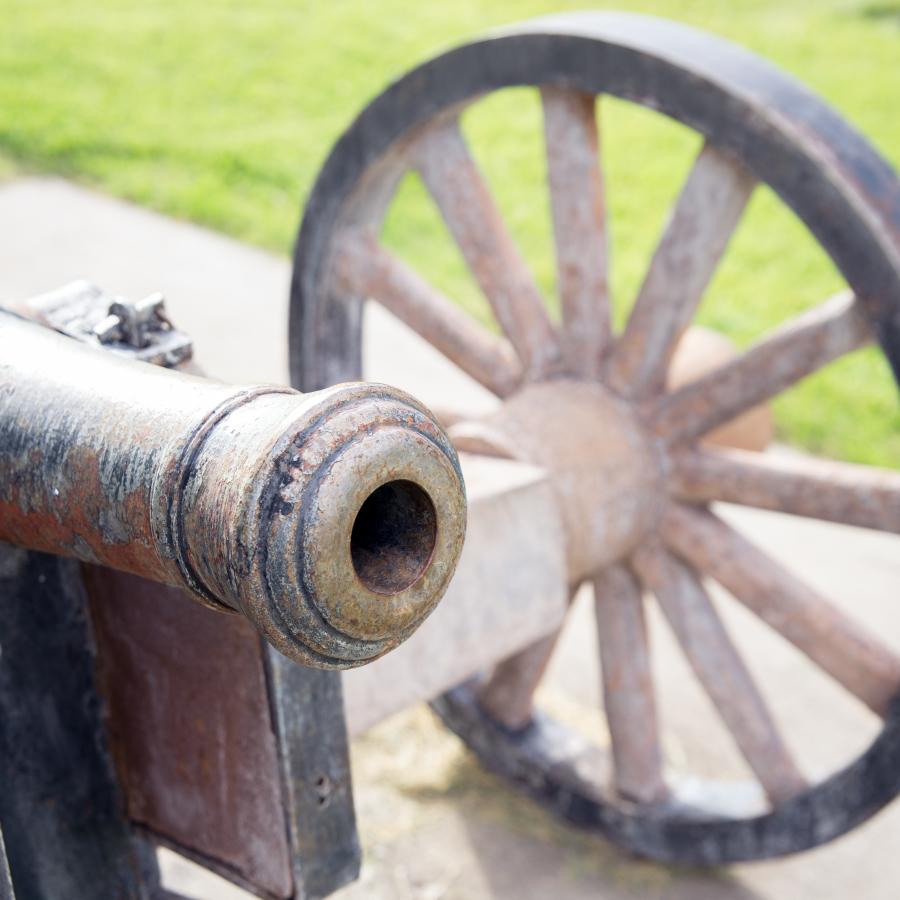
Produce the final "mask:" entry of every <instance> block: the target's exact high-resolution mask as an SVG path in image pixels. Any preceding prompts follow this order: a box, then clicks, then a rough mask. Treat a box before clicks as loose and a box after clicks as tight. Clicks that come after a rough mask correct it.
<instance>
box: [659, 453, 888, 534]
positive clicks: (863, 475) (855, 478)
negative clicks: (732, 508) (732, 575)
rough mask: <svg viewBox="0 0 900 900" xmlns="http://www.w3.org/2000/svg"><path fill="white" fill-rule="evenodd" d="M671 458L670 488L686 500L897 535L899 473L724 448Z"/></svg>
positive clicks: (823, 460) (828, 460)
mask: <svg viewBox="0 0 900 900" xmlns="http://www.w3.org/2000/svg"><path fill="white" fill-rule="evenodd" d="M673 463H674V465H673V467H672V471H671V474H670V476H669V486H670V489H671V490H672V491H673V492H674V493H675V494H677V495H678V496H680V497H684V498H686V499H688V500H693V501H695V502H697V501H711V500H724V501H727V502H729V503H740V504H742V505H743V506H755V507H758V508H759V509H772V510H776V511H777V512H784V513H790V514H791V515H795V516H805V517H807V518H813V519H824V520H826V521H829V522H843V523H844V524H846V525H857V526H859V527H861V528H875V529H878V530H879V531H891V532H894V533H898V534H900V472H896V471H892V470H888V469H874V468H872V467H870V466H857V465H852V464H850V463H841V462H835V461H834V460H830V459H809V458H806V457H798V458H793V457H790V456H784V455H778V456H772V455H767V454H762V453H748V452H746V451H743V450H735V449H728V448H724V447H720V448H716V449H714V448H709V449H705V450H686V451H683V452H682V453H679V454H677V455H676V456H675V457H674V460H673Z"/></svg>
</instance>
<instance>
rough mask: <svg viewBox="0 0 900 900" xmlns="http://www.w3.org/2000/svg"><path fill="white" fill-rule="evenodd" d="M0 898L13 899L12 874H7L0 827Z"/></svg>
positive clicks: (7, 865) (7, 869)
mask: <svg viewBox="0 0 900 900" xmlns="http://www.w3.org/2000/svg"><path fill="white" fill-rule="evenodd" d="M0 900H15V894H14V893H13V886H12V876H10V874H9V863H8V862H7V859H6V845H5V844H4V843H3V831H2V829H0Z"/></svg>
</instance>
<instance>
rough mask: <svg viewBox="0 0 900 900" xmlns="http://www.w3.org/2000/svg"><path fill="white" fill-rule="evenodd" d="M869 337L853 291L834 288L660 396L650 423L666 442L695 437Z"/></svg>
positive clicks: (853, 348)
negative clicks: (829, 294)
mask: <svg viewBox="0 0 900 900" xmlns="http://www.w3.org/2000/svg"><path fill="white" fill-rule="evenodd" d="M870 339H871V333H870V331H869V328H868V325H867V324H866V321H865V319H864V318H863V316H862V313H861V312H860V310H859V308H858V306H857V302H856V300H855V299H854V297H853V296H852V294H849V293H846V292H844V293H841V294H838V295H836V296H835V297H832V298H831V299H830V300H828V301H827V302H826V303H823V304H822V305H821V306H819V307H817V308H816V309H813V310H810V311H809V312H807V313H804V314H803V315H800V316H797V318H795V319H793V320H792V321H790V322H789V323H787V324H786V325H784V326H782V327H781V328H778V329H776V330H775V331H773V332H772V333H771V334H769V335H768V337H766V338H764V339H763V340H762V341H760V342H759V343H758V344H756V345H754V346H753V347H751V348H750V349H749V350H747V351H746V352H745V353H743V354H742V355H741V356H739V357H738V358H737V359H735V360H733V361H732V362H730V363H726V364H725V365H724V366H720V367H719V368H718V369H714V370H713V371H711V372H709V373H707V374H706V375H703V376H702V377H700V378H698V379H696V380H695V381H692V382H691V383H690V384H687V385H685V386H684V387H682V388H679V389H678V390H677V391H674V392H673V393H671V394H668V395H666V396H664V397H661V398H660V399H659V401H658V402H657V404H656V406H655V409H654V410H653V411H652V413H651V416H652V418H653V425H654V427H655V429H656V431H657V433H658V434H659V435H660V436H661V437H664V438H666V439H667V440H668V441H669V442H670V443H677V442H685V441H690V440H693V439H694V438H697V437H700V436H701V435H704V434H706V433H707V432H708V431H711V430H712V429H713V428H715V427H716V426H718V425H722V424H723V423H724V422H728V421H730V420H731V419H733V418H734V417H735V416H737V415H738V414H739V413H741V412H743V411H744V410H746V409H749V408H750V407H752V406H756V404H758V403H761V402H763V401H764V400H767V399H769V398H770V397H773V396H775V395H776V394H778V393H780V392H781V391H783V390H785V389H786V388H788V387H790V386H791V385H792V384H794V383H795V382H797V381H799V380H800V379H801V378H804V377H806V376H807V375H810V374H812V373H813V372H815V371H816V370H817V369H820V368H821V367H822V366H825V365H827V364H828V363H830V362H832V361H833V360H835V359H837V358H838V357H840V356H843V355H844V354H845V353H850V352H851V351H852V350H856V349H857V348H859V347H862V346H863V345H864V344H866V343H867V342H868V341H869V340H870Z"/></svg>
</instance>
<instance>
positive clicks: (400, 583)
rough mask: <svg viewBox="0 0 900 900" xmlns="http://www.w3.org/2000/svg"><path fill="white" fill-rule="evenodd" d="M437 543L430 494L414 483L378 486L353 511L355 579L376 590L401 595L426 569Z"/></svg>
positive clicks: (390, 483) (352, 541)
mask: <svg viewBox="0 0 900 900" xmlns="http://www.w3.org/2000/svg"><path fill="white" fill-rule="evenodd" d="M436 543H437V512H436V510H435V508H434V503H432V501H431V497H429V496H428V494H427V493H426V492H425V491H424V490H423V489H422V488H421V487H419V485H417V484H416V483H415V482H412V481H389V482H388V483H387V484H383V485H381V486H380V487H378V488H376V489H375V490H374V491H373V492H372V493H371V494H370V495H369V496H368V497H367V498H366V500H365V502H364V503H363V505H362V506H361V507H360V509H359V512H358V513H357V514H356V521H355V522H354V523H353V531H352V532H351V534H350V556H351V558H352V560H353V568H354V569H355V570H356V575H357V577H358V578H359V580H360V581H361V582H362V583H363V584H364V585H365V586H366V587H367V588H368V589H369V590H370V591H373V592H374V593H376V594H385V595H391V594H399V593H400V592H401V591H405V590H406V589H407V588H408V587H409V586H410V585H412V584H414V583H415V582H416V581H417V580H418V579H419V577H420V576H421V575H422V573H423V572H424V571H425V570H426V569H427V568H428V563H429V562H430V561H431V555H432V553H434V547H435V544H436Z"/></svg>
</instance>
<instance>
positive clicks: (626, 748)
mask: <svg viewBox="0 0 900 900" xmlns="http://www.w3.org/2000/svg"><path fill="white" fill-rule="evenodd" d="M643 603H644V601H643V598H642V596H641V589H640V587H639V586H638V584H637V583H636V582H635V580H634V577H633V576H632V575H631V573H630V572H629V571H628V570H627V569H625V568H623V567H622V566H613V567H611V568H610V569H607V570H606V571H605V572H604V573H603V574H602V575H600V576H598V577H597V578H596V579H595V580H594V608H595V614H596V621H597V642H598V645H599V647H600V666H601V672H602V677H603V702H604V706H605V708H606V720H607V722H608V724H609V734H610V739H611V742H612V755H613V762H614V769H615V783H616V790H617V791H618V793H619V794H620V795H621V796H623V797H627V798H628V799H631V800H636V801H638V802H640V803H654V802H658V801H660V800H662V799H664V798H665V796H666V794H667V790H666V785H665V782H664V781H663V761H662V751H661V748H660V742H659V731H658V728H657V721H656V702H655V700H654V696H653V676H652V673H651V670H650V653H649V648H648V645H647V629H646V624H645V621H644V605H643Z"/></svg>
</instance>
